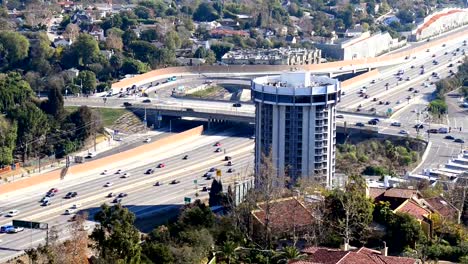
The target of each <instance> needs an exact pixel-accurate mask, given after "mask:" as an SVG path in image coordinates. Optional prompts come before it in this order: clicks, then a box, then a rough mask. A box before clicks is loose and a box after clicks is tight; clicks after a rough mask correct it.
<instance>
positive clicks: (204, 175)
mask: <svg viewBox="0 0 468 264" xmlns="http://www.w3.org/2000/svg"><path fill="white" fill-rule="evenodd" d="M208 176H211V172H205V174H203V177H208Z"/></svg>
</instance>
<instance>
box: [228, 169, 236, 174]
mask: <svg viewBox="0 0 468 264" xmlns="http://www.w3.org/2000/svg"><path fill="white" fill-rule="evenodd" d="M234 171H235V169H233V168H229V169H228V170H227V172H228V173H232V172H234Z"/></svg>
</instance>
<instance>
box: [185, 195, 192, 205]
mask: <svg viewBox="0 0 468 264" xmlns="http://www.w3.org/2000/svg"><path fill="white" fill-rule="evenodd" d="M184 202H185V204H189V203H191V202H192V198H190V197H184Z"/></svg>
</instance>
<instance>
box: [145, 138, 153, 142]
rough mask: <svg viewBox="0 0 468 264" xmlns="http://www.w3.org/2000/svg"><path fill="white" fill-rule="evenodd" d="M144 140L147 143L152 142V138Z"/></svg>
mask: <svg viewBox="0 0 468 264" xmlns="http://www.w3.org/2000/svg"><path fill="white" fill-rule="evenodd" d="M143 142H145V143H150V142H151V138H145V140H143Z"/></svg>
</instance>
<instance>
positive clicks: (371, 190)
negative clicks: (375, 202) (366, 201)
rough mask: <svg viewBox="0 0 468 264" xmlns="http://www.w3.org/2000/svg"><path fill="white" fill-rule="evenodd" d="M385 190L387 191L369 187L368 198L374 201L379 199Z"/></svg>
mask: <svg viewBox="0 0 468 264" xmlns="http://www.w3.org/2000/svg"><path fill="white" fill-rule="evenodd" d="M386 190H387V189H385V188H374V187H371V188H369V196H370V198H372V199H376V198H377V197H380V196H381V195H382V194H384V193H385V191H386Z"/></svg>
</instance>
